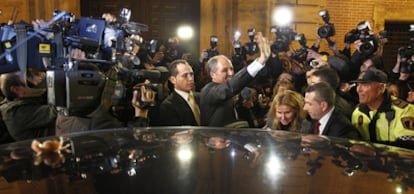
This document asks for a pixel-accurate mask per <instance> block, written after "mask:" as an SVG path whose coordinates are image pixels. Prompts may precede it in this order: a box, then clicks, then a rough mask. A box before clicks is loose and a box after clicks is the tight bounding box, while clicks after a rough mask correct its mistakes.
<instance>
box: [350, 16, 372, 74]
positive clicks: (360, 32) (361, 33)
mask: <svg viewBox="0 0 414 194" xmlns="http://www.w3.org/2000/svg"><path fill="white" fill-rule="evenodd" d="M345 40H346V42H350V43H353V44H354V47H355V51H354V53H353V54H352V56H351V58H350V63H349V68H350V75H349V78H350V79H351V80H353V79H356V78H357V77H358V75H359V73H360V71H359V69H360V67H361V65H362V64H363V62H364V61H365V60H366V59H368V58H371V57H373V56H376V54H377V50H378V47H379V39H378V37H377V36H376V35H375V34H374V32H372V30H371V26H370V24H369V22H368V21H362V22H360V23H359V24H358V25H357V28H356V29H354V30H351V32H349V33H348V34H347V36H346V37H345Z"/></svg>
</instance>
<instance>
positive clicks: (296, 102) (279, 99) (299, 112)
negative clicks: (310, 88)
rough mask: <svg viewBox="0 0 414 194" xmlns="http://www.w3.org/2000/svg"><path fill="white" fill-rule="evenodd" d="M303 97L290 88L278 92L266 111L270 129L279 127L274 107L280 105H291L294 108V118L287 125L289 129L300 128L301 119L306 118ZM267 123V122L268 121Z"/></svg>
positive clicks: (296, 129)
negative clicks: (267, 111)
mask: <svg viewBox="0 0 414 194" xmlns="http://www.w3.org/2000/svg"><path fill="white" fill-rule="evenodd" d="M304 103H305V102H304V99H303V96H302V95H301V94H299V93H298V92H295V91H292V90H285V91H283V92H281V93H278V94H277V95H276V96H275V97H274V98H273V101H272V104H271V106H270V109H269V113H268V115H267V116H268V121H270V123H271V126H269V127H270V128H271V129H279V127H280V122H279V120H278V119H277V118H276V117H275V115H276V108H277V107H278V106H280V105H286V106H289V107H292V108H293V109H294V110H295V118H294V119H293V121H292V122H291V125H290V127H289V131H298V130H300V126H301V124H302V121H303V120H304V119H305V118H306V112H305V110H303V106H304ZM268 123H269V122H268Z"/></svg>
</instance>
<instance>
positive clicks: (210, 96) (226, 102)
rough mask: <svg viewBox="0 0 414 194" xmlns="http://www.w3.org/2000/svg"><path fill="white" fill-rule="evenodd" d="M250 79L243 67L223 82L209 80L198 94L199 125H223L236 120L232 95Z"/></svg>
mask: <svg viewBox="0 0 414 194" xmlns="http://www.w3.org/2000/svg"><path fill="white" fill-rule="evenodd" d="M252 80H253V77H252V76H251V75H250V74H249V73H248V72H247V69H246V68H243V69H241V70H240V71H238V72H237V73H236V74H235V75H234V76H233V78H232V79H231V80H230V81H227V82H226V83H224V84H218V83H214V82H210V83H208V84H207V85H205V86H204V87H203V88H202V89H201V94H200V98H201V101H200V112H201V125H202V126H216V127H223V126H225V125H227V124H230V123H233V122H235V121H237V118H236V114H235V109H234V103H233V100H232V97H233V96H235V95H237V94H238V93H240V91H241V90H242V89H243V88H244V87H245V86H246V85H247V84H248V83H249V82H250V81H252Z"/></svg>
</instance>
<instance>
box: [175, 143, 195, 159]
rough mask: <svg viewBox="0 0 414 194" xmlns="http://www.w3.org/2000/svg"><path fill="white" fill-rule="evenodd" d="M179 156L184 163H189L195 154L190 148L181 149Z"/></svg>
mask: <svg viewBox="0 0 414 194" xmlns="http://www.w3.org/2000/svg"><path fill="white" fill-rule="evenodd" d="M177 156H178V158H179V159H180V161H182V162H187V161H189V160H190V159H191V158H192V157H193V152H191V150H190V149H189V148H188V147H186V146H185V147H180V148H179V149H178V152H177Z"/></svg>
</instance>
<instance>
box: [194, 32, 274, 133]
mask: <svg viewBox="0 0 414 194" xmlns="http://www.w3.org/2000/svg"><path fill="white" fill-rule="evenodd" d="M255 39H256V42H257V43H258V45H259V48H260V56H259V57H258V58H257V59H256V60H254V61H253V62H252V63H251V64H250V65H248V66H247V67H245V68H243V69H241V70H240V71H238V72H237V73H236V74H234V71H233V65H232V63H231V61H230V60H229V59H228V58H227V57H226V56H224V55H217V56H214V57H212V58H211V59H209V61H208V62H207V64H208V72H209V75H210V77H211V82H210V83H208V84H206V85H205V86H204V87H203V88H202V89H201V96H200V98H201V102H200V108H201V125H203V126H217V127H224V126H226V127H248V125H247V124H246V126H240V125H239V126H238V125H234V124H235V123H237V121H238V118H237V114H236V111H235V108H234V103H235V100H234V98H233V97H235V96H236V95H238V94H239V93H240V91H241V90H242V89H243V88H244V87H245V86H246V85H247V84H248V83H249V82H250V81H252V80H253V78H254V77H255V76H256V75H257V73H258V72H259V71H260V70H261V69H262V68H263V67H264V65H265V63H266V61H267V59H268V57H269V55H270V47H269V43H268V41H267V40H266V39H265V38H264V37H263V36H262V34H261V33H260V32H259V33H257V34H256V37H255Z"/></svg>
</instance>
